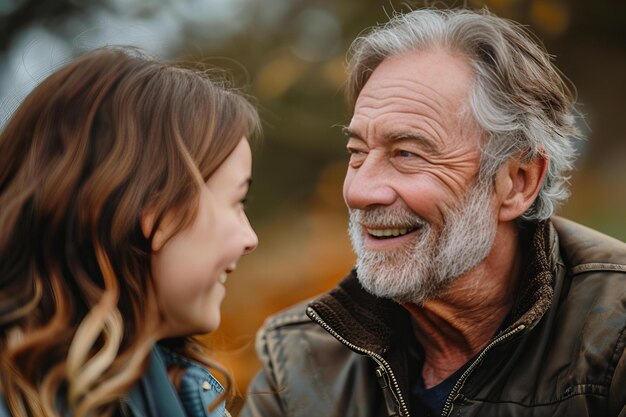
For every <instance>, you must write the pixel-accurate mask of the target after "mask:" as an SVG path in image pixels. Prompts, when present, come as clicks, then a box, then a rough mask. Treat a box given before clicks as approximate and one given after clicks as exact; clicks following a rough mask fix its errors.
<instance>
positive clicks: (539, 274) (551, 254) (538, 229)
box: [309, 221, 558, 354]
mask: <svg viewBox="0 0 626 417" xmlns="http://www.w3.org/2000/svg"><path fill="white" fill-rule="evenodd" d="M526 227H527V229H528V230H527V231H526V232H524V231H523V232H522V233H521V235H526V236H528V237H529V239H528V247H529V249H528V251H527V253H526V255H525V259H526V261H525V262H524V265H525V267H524V270H523V273H522V280H521V281H520V291H518V294H519V296H518V297H517V298H516V301H515V303H514V306H513V308H512V310H511V313H510V315H509V320H508V323H510V324H509V325H508V326H507V328H506V330H505V331H508V330H509V329H512V328H514V327H517V326H519V325H521V324H524V325H526V327H527V328H532V327H533V326H534V325H535V324H536V323H537V322H538V321H539V319H540V318H541V317H542V316H543V315H544V314H545V312H546V311H547V310H548V308H549V307H550V304H551V302H552V297H553V294H554V291H553V286H554V277H555V267H556V266H555V264H556V259H558V239H557V235H556V233H555V231H554V228H553V227H552V225H551V223H550V222H549V221H546V222H541V223H539V224H537V225H527V226H526ZM533 229H534V230H533ZM309 306H310V307H312V308H313V309H314V310H315V311H316V312H317V313H318V314H319V316H320V317H321V319H322V320H323V321H324V322H325V323H326V324H328V325H329V326H330V327H331V328H332V329H333V330H334V331H335V332H337V333H338V334H339V335H340V336H341V337H343V338H344V339H346V340H347V341H348V342H350V343H352V344H354V345H356V346H359V347H361V348H364V349H367V350H370V351H373V352H375V353H377V354H383V353H385V352H386V351H388V350H389V349H390V347H391V346H392V344H394V343H406V342H407V334H409V333H410V334H411V335H412V330H411V327H410V315H409V313H408V312H407V310H406V309H405V308H404V307H402V306H401V305H399V304H398V303H396V302H394V301H392V300H389V299H384V298H379V297H376V296H374V295H372V294H370V293H368V292H367V291H366V290H365V289H364V288H363V287H362V286H361V284H360V283H359V281H358V278H357V275H356V271H355V270H352V271H351V272H350V274H349V275H348V276H347V277H346V278H344V279H343V280H342V281H341V282H340V283H339V285H338V286H337V287H336V288H334V289H333V290H331V291H330V292H328V293H326V294H324V295H323V296H321V297H319V298H317V299H316V300H314V301H313V302H311V303H310V304H309Z"/></svg>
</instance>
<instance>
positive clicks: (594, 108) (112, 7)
mask: <svg viewBox="0 0 626 417" xmlns="http://www.w3.org/2000/svg"><path fill="white" fill-rule="evenodd" d="M428 3H429V2H425V1H421V2H406V1H404V2H400V1H394V0H387V1H377V0H341V1H338V0H306V1H305V0H263V1H261V0H84V1H80V0H0V123H1V124H4V123H5V122H6V120H7V118H8V117H10V115H11V113H12V112H13V110H14V109H15V108H16V107H17V106H18V105H19V103H20V101H21V100H22V98H23V97H24V96H25V95H26V94H27V93H28V92H29V91H30V89H32V88H33V87H34V86H35V85H36V84H37V83H38V82H39V81H41V80H42V79H43V78H45V77H46V76H47V75H48V74H50V73H51V72H52V71H53V70H54V69H56V68H58V66H60V65H62V64H63V63H65V62H67V61H69V60H71V59H72V57H74V56H76V55H77V54H80V53H81V52H84V51H87V50H90V49H93V48H96V47H100V46H104V45H110V44H118V45H119V44H121V45H135V46H139V47H141V48H143V49H145V50H147V51H148V52H150V53H152V54H155V55H157V56H159V57H163V58H172V59H177V60H183V61H189V62H202V63H203V64H206V65H210V66H218V67H222V68H226V69H228V70H229V71H230V72H231V73H232V75H233V78H234V80H235V83H236V84H237V85H240V86H244V87H245V90H246V91H247V92H248V93H250V94H251V95H253V96H255V97H256V98H257V103H256V104H257V105H258V108H259V110H260V113H261V116H262V118H263V121H264V130H265V132H264V138H263V140H262V141H261V142H260V143H259V144H257V145H256V146H255V147H254V154H255V161H254V185H253V187H252V190H251V194H250V204H249V209H248V212H249V216H250V218H251V221H252V224H253V226H255V229H256V231H257V233H258V235H259V239H260V245H259V247H258V249H257V250H256V251H255V252H254V253H253V254H251V255H249V256H247V257H246V258H244V259H243V260H242V261H240V263H239V267H238V270H237V271H236V272H235V273H234V274H232V275H231V277H230V278H229V281H228V284H227V287H228V294H227V298H226V300H225V303H224V307H223V325H222V327H221V328H220V330H219V331H218V332H217V333H216V334H214V335H211V336H210V338H209V339H210V342H211V344H212V346H213V348H214V350H215V354H216V355H217V356H218V357H219V360H221V361H222V362H223V363H225V364H226V365H227V367H228V368H229V369H230V370H231V371H232V372H233V373H234V375H235V376H236V380H237V383H238V386H239V389H240V390H241V391H245V388H246V386H247V385H248V383H249V381H250V379H251V378H252V377H253V376H254V374H255V373H256V372H257V370H258V367H259V364H258V362H257V360H256V357H255V354H254V346H253V345H254V335H255V332H256V329H257V328H258V327H259V326H260V325H261V324H262V322H263V320H264V319H265V317H266V316H268V315H269V314H272V313H274V312H276V311H278V310H281V309H283V308H285V307H287V306H288V305H290V304H293V303H295V302H296V301H298V300H302V299H305V298H308V297H312V296H314V295H316V294H318V293H320V292H323V291H325V290H327V289H329V288H331V287H332V286H334V284H335V283H336V282H337V281H338V280H339V279H341V277H342V276H343V275H344V274H345V273H346V272H348V271H349V269H350V267H351V265H352V263H353V259H354V258H353V255H352V252H351V250H350V245H349V241H348V238H347V232H346V229H347V215H346V210H345V206H344V203H343V200H342V195H341V186H342V180H343V175H344V172H345V168H346V164H347V154H346V152H345V148H344V145H345V140H344V138H343V136H342V134H341V126H342V125H343V124H347V123H348V122H349V118H350V115H349V114H347V113H346V110H345V106H344V100H343V95H342V85H343V82H344V70H345V55H346V51H347V48H348V46H349V44H350V42H351V41H352V40H353V39H354V38H355V37H356V36H357V35H358V34H359V33H360V32H361V31H363V30H364V29H365V28H367V27H369V26H372V25H375V24H377V23H382V22H385V21H387V20H388V16H389V15H391V14H393V13H394V12H401V11H406V10H408V7H409V6H410V7H412V8H415V7H421V6H424V5H428ZM431 3H432V2H431ZM466 3H467V5H468V6H470V7H474V8H479V7H484V6H487V7H488V8H489V9H490V10H491V11H493V12H495V13H496V14H498V15H500V16H503V17H508V18H512V19H515V20H517V21H519V22H522V23H524V24H527V25H529V26H530V27H531V29H532V30H533V31H534V32H535V34H536V35H537V36H538V37H539V38H540V39H541V40H542V41H543V42H544V44H545V45H546V47H547V49H548V51H550V53H551V54H553V55H554V59H555V61H556V63H557V65H558V67H559V68H560V69H561V70H562V71H563V72H564V73H565V74H566V75H567V76H568V77H569V78H570V80H571V81H572V82H573V83H574V84H575V85H576V87H577V88H578V95H579V100H580V102H581V105H580V110H581V112H582V114H584V115H585V117H586V123H583V124H581V128H582V129H583V130H584V131H585V132H586V133H587V136H588V140H587V141H586V142H581V143H580V146H579V151H580V158H579V160H578V163H577V165H576V171H575V172H574V173H573V176H572V180H571V184H572V197H571V198H570V200H569V202H568V204H567V205H566V206H565V207H563V208H562V209H561V211H560V214H562V215H564V216H567V217H570V218H572V219H574V220H576V221H579V222H582V223H584V224H587V225H589V226H591V227H594V228H597V229H599V230H601V231H603V232H605V233H607V234H609V235H612V236H614V237H617V238H620V239H622V240H626V163H625V160H626V111H625V109H626V105H625V104H624V102H623V100H624V97H626V2H625V1H623V0H595V1H593V2H591V1H586V0H569V1H567V0H484V1H467V2H466ZM436 4H437V5H439V6H441V5H442V4H444V3H443V2H437V3H436ZM446 4H448V5H456V6H459V5H463V2H446ZM407 5H409V6H407ZM237 409H238V405H237V404H235V410H234V411H235V412H236V411H237Z"/></svg>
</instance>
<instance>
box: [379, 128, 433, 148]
mask: <svg viewBox="0 0 626 417" xmlns="http://www.w3.org/2000/svg"><path fill="white" fill-rule="evenodd" d="M385 138H386V139H388V140H390V141H400V140H409V141H414V142H417V143H418V144H419V145H420V146H422V147H424V148H425V149H427V150H430V151H437V145H436V144H435V143H434V142H433V141H432V140H431V139H429V138H427V137H425V136H424V135H420V134H419V133H416V132H408V131H398V132H391V133H388V134H386V135H385Z"/></svg>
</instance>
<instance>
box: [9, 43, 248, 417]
mask: <svg viewBox="0 0 626 417" xmlns="http://www.w3.org/2000/svg"><path fill="white" fill-rule="evenodd" d="M258 128H259V120H258V116H257V113H256V111H255V109H254V108H253V107H252V106H251V105H250V104H249V103H248V102H247V101H246V100H245V99H244V98H242V96H240V95H238V94H236V93H234V92H233V91H229V90H227V89H226V88H225V87H223V86H220V85H218V84H217V83H216V82H214V81H211V80H209V79H208V78H207V76H206V75H205V74H202V73H198V72H195V71H192V70H188V69H182V68H177V67H175V66H171V65H166V64H163V63H159V62H154V61H151V60H149V59H146V58H143V57H141V56H140V55H139V54H138V53H137V52H132V51H128V50H127V51H123V50H116V49H102V50H98V51H95V52H92V53H88V54H86V55H84V56H82V57H81V58H79V59H77V60H76V61H74V62H72V63H70V64H69V65H67V66H65V67H63V68H61V69H60V70H59V71H57V72H55V73H54V74H53V75H51V76H50V77H49V78H48V79H46V80H45V81H44V82H43V83H42V84H41V85H39V86H38V87H37V88H36V89H35V90H34V91H33V92H32V93H31V94H30V95H29V96H28V97H27V98H26V99H25V100H24V102H23V103H22V105H21V106H20V107H19V108H18V109H17V111H16V112H15V114H14V116H13V117H12V119H11V120H10V121H9V122H8V124H7V125H6V127H5V128H4V131H3V132H2V134H1V136H0V381H1V385H0V394H1V395H0V416H3V415H9V416H13V417H21V416H36V417H40V416H64V417H65V416H76V417H83V416H111V415H122V416H144V417H152V416H163V417H178V416H188V417H196V416H211V417H213V416H224V415H227V412H226V411H225V409H224V403H223V401H222V400H223V399H224V398H225V396H226V394H227V393H228V389H227V390H224V389H223V388H222V386H221V385H220V384H219V382H218V381H217V380H216V379H215V378H214V377H213V376H212V375H211V374H210V373H209V371H208V370H207V368H213V369H215V368H216V365H215V364H212V363H211V361H210V360H209V359H208V358H206V357H205V356H204V354H203V353H202V352H203V350H202V349H201V347H200V345H199V343H198V342H196V341H195V340H194V339H193V337H192V336H193V335H195V334H199V333H206V332H210V331H212V330H214V329H215V328H216V327H217V326H218V324H219V322H220V311H219V308H220V303H221V301H222V298H223V297H224V292H225V287H224V284H225V282H226V277H227V274H228V273H230V272H232V271H233V270H234V269H235V267H236V263H237V260H238V259H239V258H240V257H241V256H242V255H244V254H246V253H248V252H250V251H251V250H253V249H254V247H255V246H256V244H257V238H256V235H255V233H254V231H253V230H252V228H251V227H250V224H249V223H248V219H247V217H246V214H245V213H244V207H243V204H244V200H245V196H246V193H247V190H248V186H249V184H250V175H251V154H250V146H249V145H248V141H247V139H248V138H250V137H251V136H253V135H254V134H256V132H257V130H258ZM218 369H219V368H218ZM227 379H228V378H227ZM226 385H227V388H228V386H229V384H226Z"/></svg>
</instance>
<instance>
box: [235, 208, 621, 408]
mask: <svg viewBox="0 0 626 417" xmlns="http://www.w3.org/2000/svg"><path fill="white" fill-rule="evenodd" d="M527 259H528V262H526V266H525V268H526V271H525V273H524V275H523V276H524V277H526V278H525V279H524V281H523V282H524V285H523V288H522V289H520V292H519V296H518V298H517V302H516V305H515V307H514V308H513V310H512V312H511V314H510V317H509V319H508V321H507V323H510V324H509V325H507V326H505V327H506V328H505V329H504V330H502V331H501V332H499V333H498V334H497V335H496V336H494V337H493V339H492V340H491V341H490V342H489V343H488V345H487V346H486V347H485V348H484V349H483V350H482V351H481V352H480V353H479V354H478V355H477V356H476V357H475V358H474V359H473V361H472V363H471V364H470V365H469V367H468V368H467V370H466V371H465V372H464V373H463V375H462V376H461V378H460V379H459V381H458V382H457V384H456V386H455V387H454V388H453V390H452V393H451V395H450V396H449V398H448V400H447V402H446V404H445V407H444V412H443V415H444V416H446V417H447V416H480V417H495V416H507V417H514V416H533V417H543V416H546V417H547V416H550V417H554V416H563V417H566V416H567V417H582V416H596V417H615V416H619V417H626V352H625V348H624V347H625V345H626V244H624V243H622V242H619V241H617V240H614V239H612V238H610V237H607V236H605V235H602V234H600V233H598V232H595V231H593V230H590V229H588V228H586V227H583V226H580V225H577V224H575V223H573V222H570V221H567V220H564V219H558V218H555V219H553V220H552V221H551V222H548V223H544V224H541V225H539V226H538V227H537V229H536V231H535V232H534V234H533V237H532V239H531V242H530V249H529V253H528V255H527ZM415 343H416V342H415V338H414V337H413V333H412V330H411V326H410V318H409V315H408V313H407V312H406V310H405V309H404V308H402V307H401V306H399V305H398V304H396V303H394V302H392V301H389V300H384V299H380V298H376V297H373V296H371V295H370V294H368V293H367V292H365V291H364V290H363V289H362V288H361V286H360V285H359V283H358V281H357V279H356V277H355V275H354V272H353V273H351V274H350V275H349V276H348V277H346V278H345V279H344V280H343V281H342V282H341V283H340V284H339V286H338V287H337V288H335V289H334V290H332V291H330V292H329V293H327V294H325V295H323V296H322V297H320V298H318V299H316V300H314V301H312V302H310V303H305V304H299V305H297V306H295V307H292V308H290V309H289V310H287V311H285V312H283V313H281V314H278V315H276V316H274V317H271V318H269V319H268V320H267V322H266V324H265V325H264V327H263V328H262V329H261V330H260V332H259V334H258V337H257V351H258V354H259V357H260V359H261V361H262V364H263V369H262V370H261V372H260V373H259V374H258V375H257V377H256V378H255V380H254V381H253V383H252V384H251V386H250V388H249V390H248V399H247V402H246V405H245V407H244V409H243V411H242V413H241V414H240V416H242V417H260V416H263V417H273V416H289V417H331V416H337V417H339V416H341V417H356V416H359V417H382V416H409V415H411V410H410V407H409V397H408V395H409V394H408V392H409V386H410V383H411V379H410V375H411V374H412V372H419V369H417V368H415V365H411V363H412V362H415V361H410V360H409V358H408V353H407V352H408V348H407V347H408V346H411V344H415Z"/></svg>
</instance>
